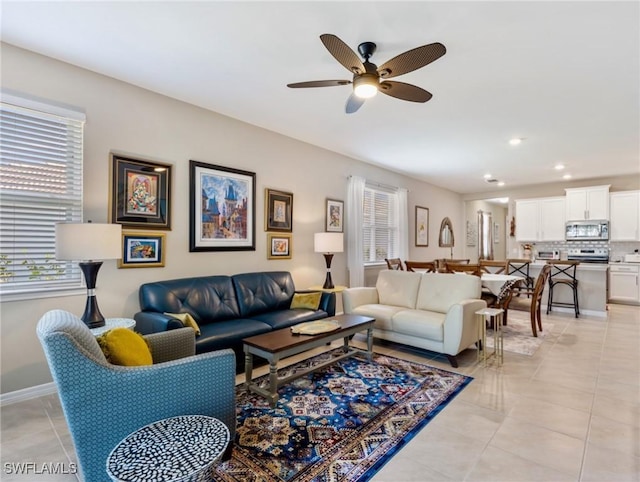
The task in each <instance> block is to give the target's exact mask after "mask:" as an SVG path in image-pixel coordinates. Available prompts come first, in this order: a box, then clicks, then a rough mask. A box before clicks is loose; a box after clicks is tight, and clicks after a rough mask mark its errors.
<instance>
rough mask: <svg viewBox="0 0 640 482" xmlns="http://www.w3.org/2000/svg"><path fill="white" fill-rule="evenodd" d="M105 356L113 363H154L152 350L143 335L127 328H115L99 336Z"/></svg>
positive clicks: (128, 364)
mask: <svg viewBox="0 0 640 482" xmlns="http://www.w3.org/2000/svg"><path fill="white" fill-rule="evenodd" d="M97 340H98V344H99V345H100V348H102V352H103V353H104V356H105V357H106V359H107V360H108V361H109V363H111V364H113V365H124V366H128V367H135V366H142V365H153V358H152V357H151V350H150V349H149V345H147V340H145V339H144V338H143V337H142V335H140V334H139V333H136V332H135V331H132V330H129V329H127V328H114V329H113V330H109V331H107V332H106V333H103V334H102V335H100V336H99V337H98V338H97Z"/></svg>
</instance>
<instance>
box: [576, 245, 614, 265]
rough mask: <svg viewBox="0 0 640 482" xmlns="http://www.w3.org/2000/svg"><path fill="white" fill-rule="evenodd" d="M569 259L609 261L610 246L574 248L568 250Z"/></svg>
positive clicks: (593, 261) (597, 261)
mask: <svg viewBox="0 0 640 482" xmlns="http://www.w3.org/2000/svg"><path fill="white" fill-rule="evenodd" d="M567 259H569V260H573V261H580V262H581V263H608V262H609V249H608V248H572V249H569V250H567Z"/></svg>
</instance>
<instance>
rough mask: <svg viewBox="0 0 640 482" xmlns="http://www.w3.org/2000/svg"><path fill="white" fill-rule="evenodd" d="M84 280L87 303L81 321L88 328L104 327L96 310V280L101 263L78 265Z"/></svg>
mask: <svg viewBox="0 0 640 482" xmlns="http://www.w3.org/2000/svg"><path fill="white" fill-rule="evenodd" d="M79 266H80V269H81V270H82V274H84V279H85V281H86V283H87V303H86V304H85V306H84V313H83V314H82V317H81V319H82V321H84V323H85V324H86V325H87V326H88V327H89V328H100V327H101V326H104V325H105V321H104V316H102V313H100V308H98V300H97V298H96V292H95V291H96V280H97V279H98V270H99V269H100V266H102V261H89V262H86V263H79Z"/></svg>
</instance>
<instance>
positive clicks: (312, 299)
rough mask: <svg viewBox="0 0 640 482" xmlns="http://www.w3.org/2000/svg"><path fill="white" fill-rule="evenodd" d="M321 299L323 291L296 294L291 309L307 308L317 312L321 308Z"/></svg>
mask: <svg viewBox="0 0 640 482" xmlns="http://www.w3.org/2000/svg"><path fill="white" fill-rule="evenodd" d="M320 298H322V292H321V291H314V292H312V293H294V295H293V299H292V300H291V306H290V308H291V309H294V308H306V309H308V310H313V311H315V310H317V309H318V307H319V306H320Z"/></svg>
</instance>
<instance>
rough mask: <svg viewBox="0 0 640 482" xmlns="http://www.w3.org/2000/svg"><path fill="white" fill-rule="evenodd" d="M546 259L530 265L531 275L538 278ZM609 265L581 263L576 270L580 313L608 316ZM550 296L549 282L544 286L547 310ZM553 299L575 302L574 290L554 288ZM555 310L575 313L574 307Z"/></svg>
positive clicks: (544, 308) (543, 298)
mask: <svg viewBox="0 0 640 482" xmlns="http://www.w3.org/2000/svg"><path fill="white" fill-rule="evenodd" d="M545 264H546V262H545V261H536V262H533V263H531V265H530V275H531V276H532V277H534V278H537V277H538V275H539V274H540V270H541V269H542V267H543V266H544V265H545ZM608 270H609V265H607V264H603V263H580V264H579V265H578V268H577V270H576V277H577V279H578V303H579V305H580V314H581V315H589V316H597V317H603V318H606V316H607V282H608ZM548 298H549V283H547V284H546V285H545V287H544V293H543V295H542V309H543V310H544V311H545V312H546V310H547V300H548ZM553 300H554V302H555V301H561V302H565V303H573V292H572V291H571V289H569V288H567V287H563V286H556V288H555V289H554V290H553ZM553 312H564V313H574V311H573V308H565V307H556V306H554V307H553Z"/></svg>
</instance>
